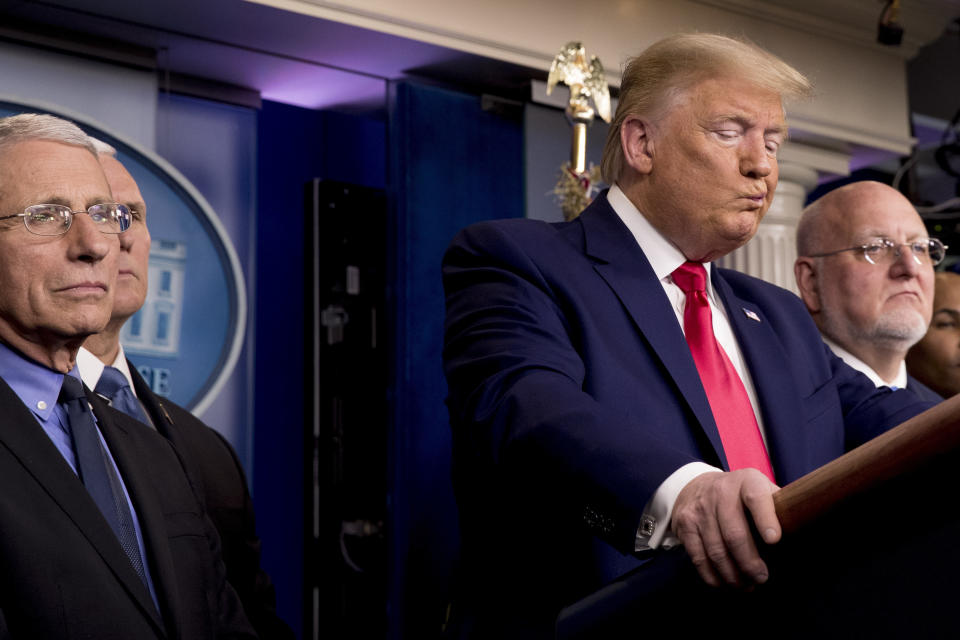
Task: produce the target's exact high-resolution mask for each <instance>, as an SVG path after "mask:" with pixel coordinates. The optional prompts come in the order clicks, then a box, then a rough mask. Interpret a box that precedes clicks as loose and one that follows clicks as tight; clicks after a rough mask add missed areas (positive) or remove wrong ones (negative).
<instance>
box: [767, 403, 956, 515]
mask: <svg viewBox="0 0 960 640" xmlns="http://www.w3.org/2000/svg"><path fill="white" fill-rule="evenodd" d="M955 449H960V395H957V396H954V397H952V398H950V399H948V400H945V401H943V402H941V403H940V404H938V405H936V406H935V407H933V408H931V409H928V410H926V411H924V412H923V413H921V414H919V415H917V416H914V417H913V418H911V419H909V420H907V421H906V422H904V423H903V424H901V425H899V426H897V427H895V428H893V429H891V430H890V431H887V432H886V433H884V434H881V435H879V436H877V437H876V438H874V439H872V440H870V441H869V442H867V443H865V444H863V445H861V446H859V447H857V448H856V449H854V450H852V451H850V452H848V453H846V454H844V455H843V456H841V457H839V458H837V459H836V460H833V461H832V462H829V463H827V464H825V465H823V466H822V467H820V468H818V469H815V470H814V471H811V472H810V473H808V474H807V475H805V476H803V477H802V478H798V479H797V480H795V481H793V482H791V483H790V484H788V485H786V486H785V487H783V488H782V489H780V490H779V491H778V492H777V493H776V494H774V496H773V501H774V505H775V506H776V509H777V517H778V518H779V519H780V525H781V526H782V527H783V532H784V534H788V533H791V532H794V531H796V530H797V529H799V528H801V527H803V526H804V525H806V524H808V523H809V522H811V521H813V520H815V519H816V518H817V517H818V516H819V515H820V514H821V513H823V512H825V511H827V510H829V509H831V508H833V507H834V506H836V505H837V504H838V503H840V502H842V501H844V500H846V499H847V498H851V497H853V496H856V495H862V494H863V493H864V492H867V491H869V490H870V489H871V488H873V487H874V486H876V485H878V484H881V483H883V482H886V481H888V480H891V479H893V478H895V477H896V476H898V475H901V474H904V473H909V472H910V471H913V470H915V469H917V468H919V467H921V466H922V465H923V464H924V463H926V462H928V461H929V460H930V459H931V458H933V457H934V456H936V455H938V454H942V453H946V452H949V451H953V450H955Z"/></svg>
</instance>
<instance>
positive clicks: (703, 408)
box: [579, 195, 727, 468]
mask: <svg viewBox="0 0 960 640" xmlns="http://www.w3.org/2000/svg"><path fill="white" fill-rule="evenodd" d="M579 220H580V222H581V224H582V225H583V230H584V242H585V245H586V246H585V251H586V253H587V255H589V256H591V257H593V258H595V259H596V260H597V263H596V264H595V265H594V269H596V271H597V273H598V274H599V275H600V277H602V278H603V279H604V280H605V281H606V282H607V284H608V285H609V286H610V288H611V289H612V290H613V292H614V293H615V294H616V295H617V297H618V298H619V299H620V301H621V303H622V304H623V306H624V308H625V309H626V310H627V313H629V314H630V317H631V318H632V319H633V322H634V324H636V326H637V328H638V329H639V330H640V332H641V333H642V334H643V337H644V339H645V340H646V341H647V343H648V344H649V345H650V348H651V349H652V351H653V352H654V353H655V354H656V356H657V358H658V359H659V360H660V362H661V364H662V365H663V367H664V368H665V369H666V371H667V372H668V373H669V375H670V377H671V379H672V380H673V382H674V384H675V385H676V386H677V388H678V389H679V391H680V394H681V396H682V397H683V399H684V401H685V402H686V404H687V406H688V407H689V409H690V411H691V412H692V413H693V415H694V417H695V418H696V420H697V422H698V423H699V426H700V428H701V429H702V430H703V432H704V434H705V435H706V437H707V439H708V440H709V441H710V444H711V445H712V446H713V449H714V452H715V453H716V455H717V457H718V458H719V460H720V461H721V464H722V465H723V467H724V468H726V466H727V460H726V456H725V455H724V453H723V445H722V444H721V442H720V433H719V432H718V431H717V425H716V423H715V422H714V419H713V413H712V412H711V410H710V404H709V402H708V401H707V395H706V393H705V392H704V390H703V384H702V383H701V382H700V375H699V374H698V373H697V366H696V364H695V363H694V361H693V356H692V355H691V354H690V348H689V347H688V346H687V341H686V339H685V338H684V337H683V330H682V329H681V328H680V324H679V323H678V322H677V316H676V314H675V313H674V312H673V308H672V307H671V305H670V300H669V299H668V298H667V294H666V293H665V292H664V290H663V285H661V284H660V281H659V280H658V279H657V277H656V274H655V273H654V272H653V268H652V267H651V266H650V263H649V261H648V260H647V258H646V256H645V255H644V254H643V251H642V250H641V249H640V247H639V246H638V245H637V242H636V240H635V239H634V237H633V236H632V235H631V234H630V231H629V229H627V228H626V226H625V225H624V224H623V222H622V221H621V220H620V218H619V217H618V216H617V214H616V212H615V211H614V210H613V208H612V207H611V206H610V204H609V203H608V202H607V199H606V196H605V195H603V196H600V197H598V198H597V199H596V200H595V201H594V202H593V204H591V205H590V207H588V208H587V209H586V210H585V211H584V213H583V214H582V215H581V216H580V218H579Z"/></svg>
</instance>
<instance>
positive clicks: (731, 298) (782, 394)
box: [711, 269, 807, 485]
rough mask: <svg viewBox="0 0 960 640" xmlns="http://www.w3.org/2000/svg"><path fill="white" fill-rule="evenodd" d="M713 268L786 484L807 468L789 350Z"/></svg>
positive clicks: (715, 283)
mask: <svg viewBox="0 0 960 640" xmlns="http://www.w3.org/2000/svg"><path fill="white" fill-rule="evenodd" d="M712 273H713V276H712V278H711V281H712V282H713V286H714V289H716V291H717V295H718V296H719V297H720V299H721V300H722V301H723V305H724V307H725V308H726V311H727V318H729V320H730V325H731V327H732V328H733V333H734V335H736V337H737V343H738V344H739V345H740V351H741V352H742V353H743V358H744V360H745V364H746V367H747V370H748V371H750V376H751V378H752V380H753V386H754V389H756V392H757V403H758V405H759V408H760V413H761V415H762V416H763V425H764V430H765V431H766V434H767V446H768V449H769V453H770V461H771V462H772V463H773V468H774V470H775V474H776V480H777V482H778V483H779V484H781V485H782V484H786V483H787V482H790V481H792V480H795V479H796V478H798V477H800V476H801V475H803V474H804V473H805V470H804V469H803V468H801V467H800V466H799V464H800V463H801V462H802V461H803V460H806V459H807V456H806V455H805V451H806V448H807V443H806V440H805V439H804V437H803V435H804V434H803V428H802V427H803V425H801V424H799V423H798V417H799V416H802V415H803V407H802V406H801V405H800V399H799V398H798V397H797V394H796V382H795V381H794V379H793V376H792V375H791V373H790V367H788V366H786V364H785V362H786V357H787V356H786V354H785V353H784V351H783V349H782V348H781V346H780V341H779V340H778V338H777V336H776V334H775V333H774V332H773V328H772V327H771V326H770V323H769V322H767V319H766V318H765V317H764V315H763V313H762V312H761V310H760V308H759V307H757V306H756V305H755V304H753V303H751V302H749V301H747V300H743V299H741V298H739V297H737V296H736V295H735V294H734V293H733V290H732V289H731V288H730V285H728V284H727V282H726V280H724V279H723V275H722V274H721V273H720V270H719V269H712Z"/></svg>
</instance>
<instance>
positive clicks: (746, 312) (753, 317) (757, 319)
mask: <svg viewBox="0 0 960 640" xmlns="http://www.w3.org/2000/svg"><path fill="white" fill-rule="evenodd" d="M743 314H744V315H745V316H747V317H748V318H750V319H751V320H753V321H754V322H760V316H758V315H757V314H756V312H755V311H751V310H750V309H747V308H746V307H744V308H743Z"/></svg>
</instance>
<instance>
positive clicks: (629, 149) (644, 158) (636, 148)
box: [620, 116, 653, 174]
mask: <svg viewBox="0 0 960 640" xmlns="http://www.w3.org/2000/svg"><path fill="white" fill-rule="evenodd" d="M651 134H652V128H651V126H650V123H648V122H646V121H645V120H641V119H640V118H638V117H636V116H630V117H628V118H627V119H626V120H624V121H623V124H622V125H620V145H621V147H622V148H623V157H624V159H625V160H626V163H627V164H628V165H629V166H630V168H632V169H633V170H634V171H636V172H637V173H641V174H647V173H650V172H651V171H652V170H653V138H652V136H651Z"/></svg>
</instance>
